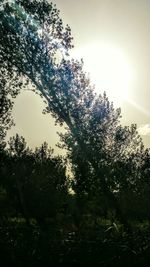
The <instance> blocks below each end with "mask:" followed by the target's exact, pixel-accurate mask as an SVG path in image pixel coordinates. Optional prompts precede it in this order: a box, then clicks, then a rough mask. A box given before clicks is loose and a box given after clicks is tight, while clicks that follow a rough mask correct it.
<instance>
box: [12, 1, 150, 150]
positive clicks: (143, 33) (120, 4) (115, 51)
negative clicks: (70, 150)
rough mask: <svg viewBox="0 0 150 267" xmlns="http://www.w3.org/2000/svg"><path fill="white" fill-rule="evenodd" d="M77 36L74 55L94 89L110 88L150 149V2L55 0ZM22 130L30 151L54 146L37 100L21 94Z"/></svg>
mask: <svg viewBox="0 0 150 267" xmlns="http://www.w3.org/2000/svg"><path fill="white" fill-rule="evenodd" d="M55 3H56V5H57V8H58V9H60V12H61V13H60V14H61V17H62V19H63V21H64V23H65V24H69V25H70V27H71V29H72V36H73V37H74V45H75V48H74V49H73V51H72V53H71V55H72V56H73V57H77V58H80V57H82V58H83V59H84V62H85V67H84V68H85V70H86V71H87V72H89V73H90V77H91V80H92V82H93V83H95V86H96V91H97V92H98V93H99V92H103V91H104V90H106V92H107V94H108V96H109V98H110V100H113V101H114V103H115V105H116V106H121V108H122V116H123V118H122V123H123V124H125V125H130V124H131V123H137V125H138V127H139V131H140V134H141V135H142V137H143V140H144V143H145V145H146V146H148V147H150V104H149V103H150V102H149V101H150V18H149V11H150V1H149V0H88V1H86V0H76V1H74V0H55ZM13 115H14V118H15V122H16V126H15V127H14V128H13V129H11V131H10V132H9V136H10V135H13V134H15V133H16V132H18V133H19V134H22V135H23V136H24V137H25V138H26V140H27V142H28V144H29V145H30V146H32V147H34V146H36V145H39V144H41V143H42V142H43V141H47V142H48V143H49V144H50V145H51V146H52V147H54V143H56V139H57V140H58V138H56V134H55V133H56V131H57V130H59V128H57V129H56V128H55V127H54V123H53V120H52V119H51V118H50V115H42V105H41V100H40V98H39V97H37V96H36V97H35V96H34V95H33V94H32V93H27V92H24V93H22V94H21V95H20V96H19V97H18V98H17V99H16V102H15V106H14V109H13Z"/></svg>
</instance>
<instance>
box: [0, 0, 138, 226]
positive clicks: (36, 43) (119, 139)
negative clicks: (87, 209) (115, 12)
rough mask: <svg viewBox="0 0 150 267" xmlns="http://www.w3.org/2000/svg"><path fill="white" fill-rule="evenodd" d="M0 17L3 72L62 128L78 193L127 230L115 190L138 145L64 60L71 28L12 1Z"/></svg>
mask: <svg viewBox="0 0 150 267" xmlns="http://www.w3.org/2000/svg"><path fill="white" fill-rule="evenodd" d="M0 15H1V29H0V36H2V38H1V44H0V56H1V60H2V62H3V64H4V68H5V69H6V70H7V71H8V72H11V71H14V72H15V73H16V74H17V76H18V77H22V76H23V77H24V79H26V80H27V81H30V82H31V83H32V84H33V85H34V86H35V89H37V90H38V92H40V94H41V96H42V97H44V99H45V100H46V102H47V109H46V111H47V112H51V114H52V115H53V116H54V117H55V119H56V123H60V124H65V126H66V130H67V133H66V134H65V135H64V136H63V135H61V138H62V141H64V142H65V146H66V147H67V149H68V150H69V151H70V153H69V157H70V159H71V160H72V163H73V168H74V171H75V172H76V174H77V175H76V181H77V182H76V183H77V186H76V188H78V192H83V191H84V192H86V193H88V194H89V193H91V192H92V194H93V192H96V191H97V190H98V192H99V193H100V192H102V194H103V195H105V197H106V198H107V199H108V200H109V201H108V202H109V203H111V205H112V206H113V208H114V209H115V211H116V215H117V217H118V219H119V220H120V221H121V222H122V223H123V224H127V222H126V219H125V217H124V214H123V212H122V209H121V207H120V205H119V202H118V198H117V196H116V190H118V183H119V186H120V184H123V182H122V180H121V179H120V173H121V172H124V168H125V166H126V163H127V161H129V159H130V158H131V155H132V156H133V154H132V152H133V149H135V148H136V150H138V148H139V147H140V146H141V145H142V143H141V140H140V138H139V136H138V134H137V131H136V127H135V126H134V125H133V126H131V127H130V128H129V127H122V126H121V125H120V123H119V118H120V109H116V110H115V109H114V107H113V104H112V103H110V102H109V101H108V98H107V96H106V94H105V93H104V95H103V96H101V95H100V96H97V95H96V94H95V93H94V90H93V86H91V84H90V81H89V79H88V77H87V75H86V74H85V73H84V71H83V62H82V61H81V62H79V61H75V60H70V59H69V57H67V53H68V52H69V49H70V48H71V47H72V44H71V41H72V37H71V33H70V28H69V27H68V26H67V27H66V28H65V29H64V28H63V25H62V21H61V19H60V18H59V12H58V11H57V9H56V8H55V6H53V5H52V4H49V3H48V2H46V1H42V2H41V1H40V2H39V1H36V0H33V1H31V2H29V1H22V0H17V1H15V2H14V3H12V4H6V5H3V8H2V9H1V11H0ZM59 51H61V52H62V56H61V57H60V62H59V63H57V60H56V59H57V56H58V54H57V53H58V52H59ZM136 150H135V153H134V155H135V154H136ZM85 166H86V173H85V172H84V171H83V170H85ZM95 190H96V191H95Z"/></svg>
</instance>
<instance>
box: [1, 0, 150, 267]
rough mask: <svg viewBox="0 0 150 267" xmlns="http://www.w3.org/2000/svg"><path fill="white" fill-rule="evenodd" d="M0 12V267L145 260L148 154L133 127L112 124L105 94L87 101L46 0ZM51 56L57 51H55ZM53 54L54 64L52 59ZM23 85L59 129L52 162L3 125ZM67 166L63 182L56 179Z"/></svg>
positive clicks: (114, 114)
mask: <svg viewBox="0 0 150 267" xmlns="http://www.w3.org/2000/svg"><path fill="white" fill-rule="evenodd" d="M2 4H3V5H1V9H0V26H1V27H0V36H1V43H0V60H1V63H2V64H1V66H2V67H1V70H0V73H1V80H0V87H1V99H0V101H1V110H0V118H1V125H0V129H1V140H2V142H1V143H0V157H1V161H0V162H1V163H0V167H1V168H0V177H1V178H0V210H1V211H0V232H1V239H0V246H1V252H0V253H1V263H2V264H3V266H5V265H6V264H7V263H8V264H12V263H14V264H18V265H20V266H22V265H26V264H30V265H34V264H40V265H41V264H45V265H46V266H49V265H50V264H92V263H96V264H99V265H100V266H123V265H126V264H131V265H132V266H136V265H137V263H140V264H145V263H146V262H148V260H149V255H150V254H149V252H150V245H149V244H150V243H149V242H150V234H149V228H150V225H149V219H150V210H149V201H150V182H149V178H150V150H149V149H145V148H144V145H143V142H142V139H141V137H140V136H139V134H138V132H137V128H136V125H134V124H133V125H131V126H130V127H127V126H126V127H123V126H122V125H121V124H120V117H121V110H120V109H115V108H114V106H113V103H110V102H109V100H108V98H107V95H106V93H105V92H104V94H103V95H96V93H95V92H94V90H93V87H92V86H91V84H90V81H89V79H88V78H87V76H86V73H84V71H83V62H82V61H81V62H79V61H75V60H73V59H72V60H70V58H69V50H70V49H71V48H72V37H71V32H70V28H69V26H67V27H66V28H64V27H63V24H62V21H61V19H60V17H59V12H58V10H57V9H56V7H55V6H54V5H53V4H51V3H50V4H49V3H48V2H46V1H40V2H39V1H36V0H33V1H26V0H24V1H22V0H16V1H14V2H12V3H6V2H5V1H2ZM60 51H61V54H59V52H60ZM58 54H59V62H58ZM29 83H30V85H31V87H32V90H33V91H35V92H37V93H39V94H40V95H41V97H43V99H44V101H46V103H47V108H46V110H45V112H50V113H51V114H52V116H53V117H54V118H55V120H56V123H59V124H60V125H63V126H64V127H65V129H66V131H65V134H62V133H61V134H60V144H59V146H60V147H62V148H63V149H65V148H66V149H67V155H66V157H65V158H64V157H58V156H57V157H56V156H54V154H53V151H52V149H51V148H48V146H47V144H46V143H44V144H42V145H41V147H39V148H36V149H35V151H32V150H31V149H30V148H28V147H27V146H26V142H25V140H24V138H23V137H22V136H21V137H20V136H18V135H16V136H15V137H13V138H11V139H10V141H9V142H8V144H7V146H6V144H5V139H4V138H5V135H6V131H7V129H8V128H9V127H10V126H11V125H12V118H11V109H12V105H13V103H12V97H16V95H17V94H18V93H19V91H20V90H22V88H24V87H26V86H27V85H28V84H29ZM68 162H69V164H70V166H71V173H72V174H73V178H71V177H69V175H67V174H66V173H67V172H66V165H67V164H68Z"/></svg>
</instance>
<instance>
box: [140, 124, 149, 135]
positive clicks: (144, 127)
mask: <svg viewBox="0 0 150 267" xmlns="http://www.w3.org/2000/svg"><path fill="white" fill-rule="evenodd" d="M138 132H139V134H141V135H150V124H143V125H141V126H140V127H139V128H138Z"/></svg>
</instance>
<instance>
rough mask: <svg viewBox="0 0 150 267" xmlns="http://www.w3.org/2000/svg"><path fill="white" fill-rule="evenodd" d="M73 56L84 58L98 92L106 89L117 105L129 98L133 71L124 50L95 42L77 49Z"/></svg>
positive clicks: (85, 67) (85, 66) (87, 70)
mask: <svg viewBox="0 0 150 267" xmlns="http://www.w3.org/2000/svg"><path fill="white" fill-rule="evenodd" d="M71 56H72V57H73V58H78V59H80V58H83V60H84V70H85V71H86V72H88V73H89V75H90V78H91V81H92V83H94V84H95V90H96V91H97V93H102V92H103V91H106V93H107V95H108V97H109V99H110V101H113V102H114V104H116V105H121V104H122V102H124V101H126V100H128V98H129V97H130V96H129V93H130V88H131V83H132V78H133V73H132V69H131V65H130V64H129V61H128V60H127V58H126V57H125V55H124V54H123V51H122V50H121V49H119V48H117V47H114V46H113V45H111V44H105V43H97V44H96V43H94V44H89V45H86V46H84V47H81V48H80V49H75V50H74V51H73V52H72V54H71Z"/></svg>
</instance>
